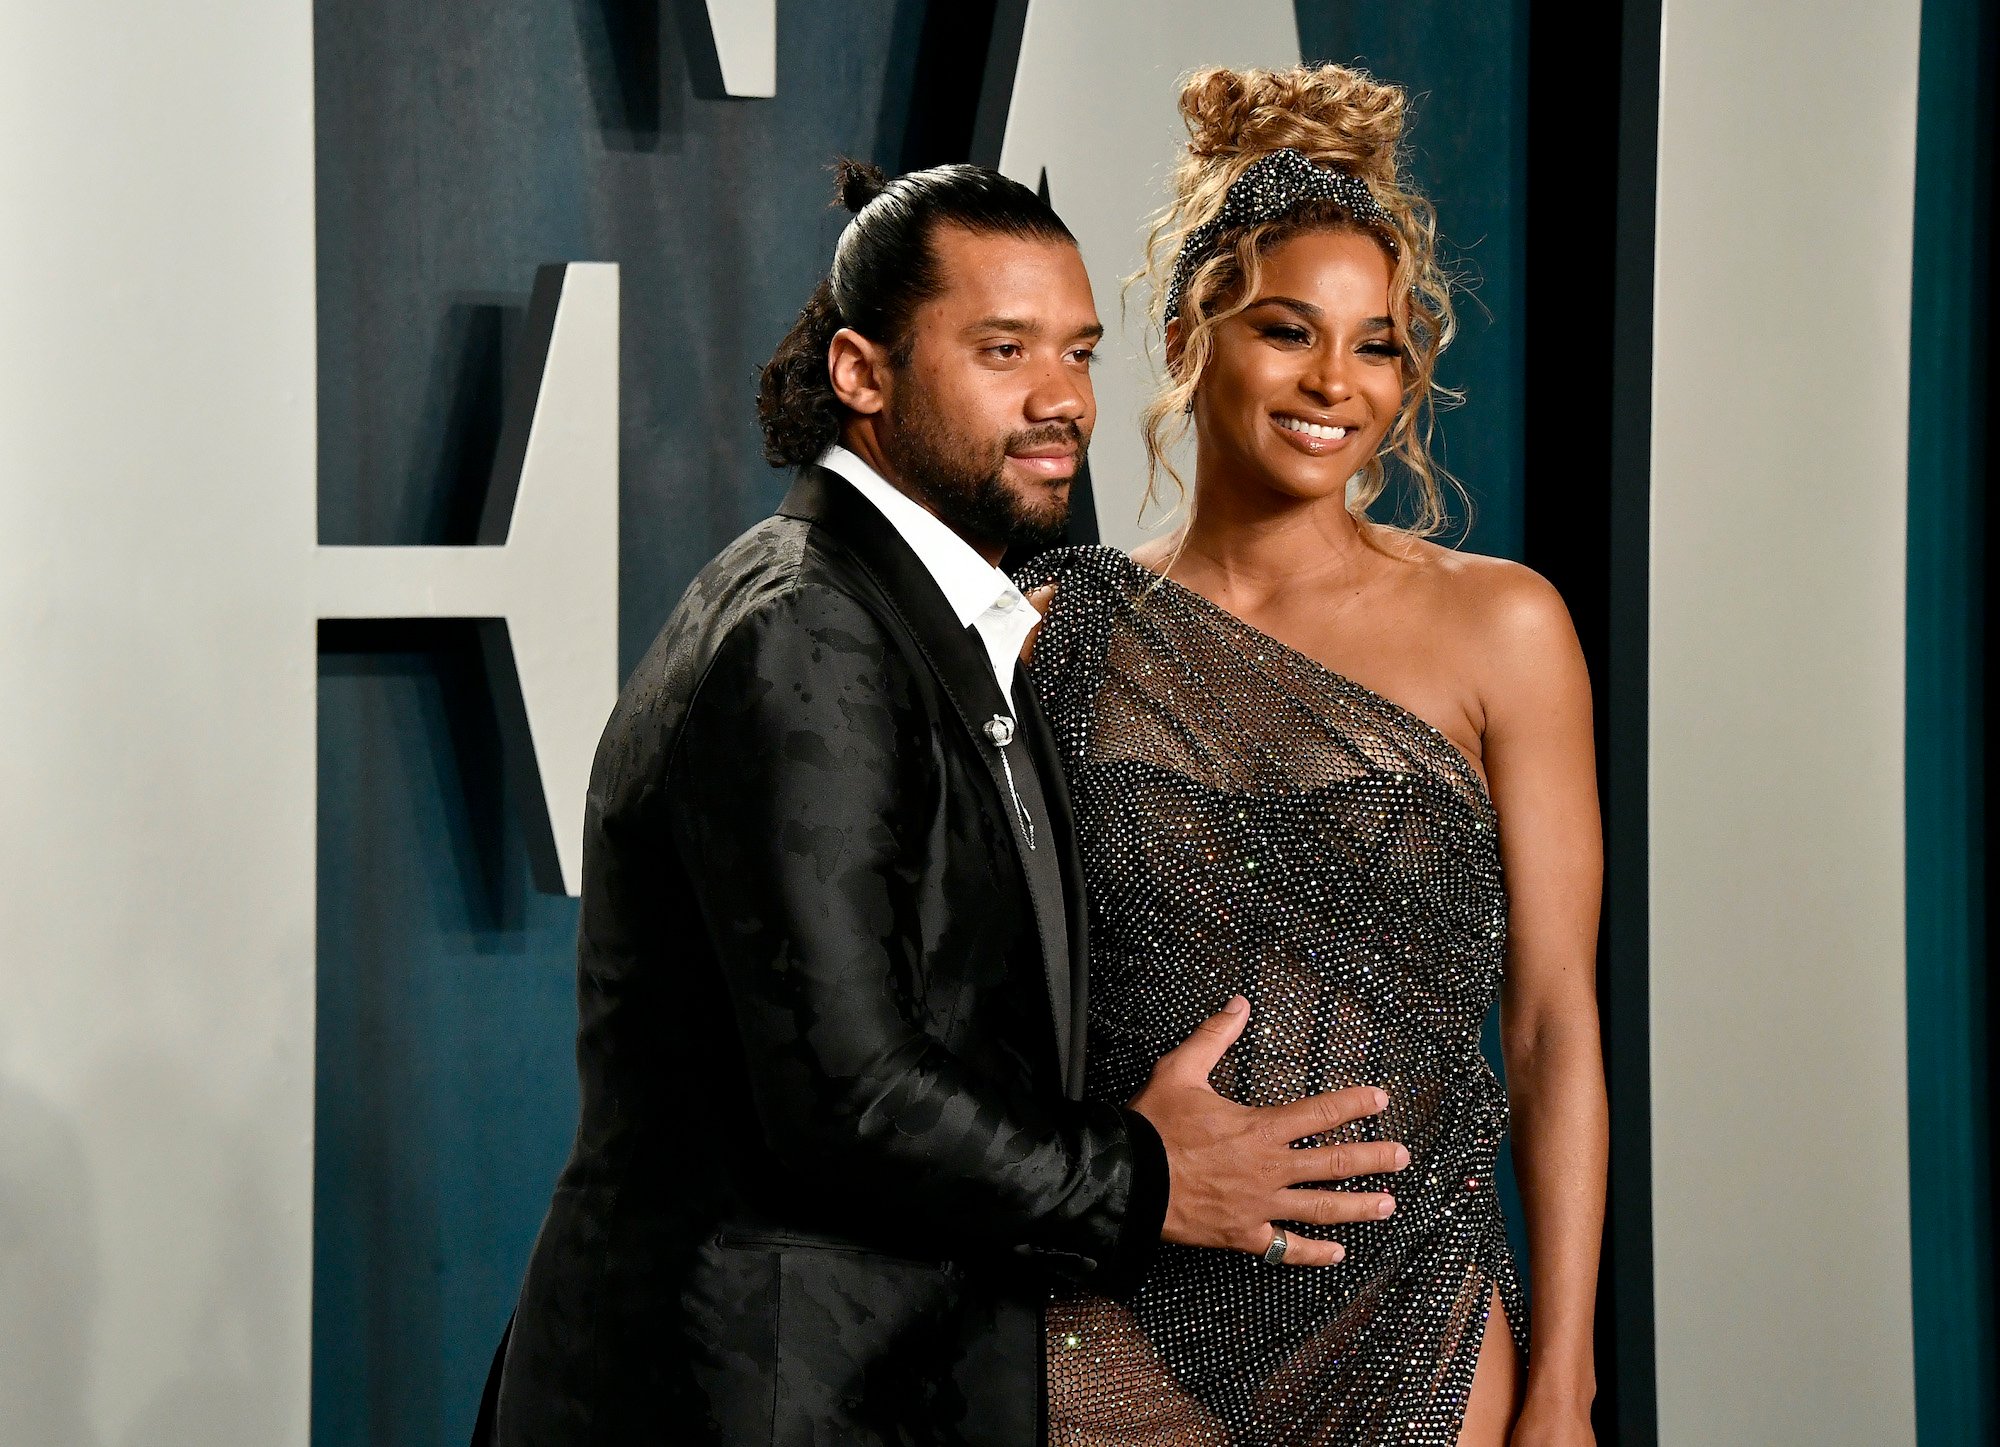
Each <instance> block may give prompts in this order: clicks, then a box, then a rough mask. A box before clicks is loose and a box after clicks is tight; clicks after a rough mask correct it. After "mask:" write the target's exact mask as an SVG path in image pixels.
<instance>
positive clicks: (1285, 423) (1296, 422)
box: [1278, 417, 1347, 442]
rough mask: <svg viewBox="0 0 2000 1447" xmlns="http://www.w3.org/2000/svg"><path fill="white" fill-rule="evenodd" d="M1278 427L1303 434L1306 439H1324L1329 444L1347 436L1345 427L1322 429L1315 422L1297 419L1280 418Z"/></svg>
mask: <svg viewBox="0 0 2000 1447" xmlns="http://www.w3.org/2000/svg"><path fill="white" fill-rule="evenodd" d="M1278 425H1279V426H1280V427H1282V428H1284V429H1285V430H1286V431H1287V432H1303V433H1305V435H1306V436H1308V437H1324V438H1325V439H1327V441H1329V442H1338V441H1339V440H1340V439H1341V438H1343V437H1345V436H1346V435H1347V429H1346V428H1345V427H1322V426H1320V425H1319V423H1317V422H1305V421H1302V420H1300V419H1299V418H1297V417H1280V418H1279V419H1278Z"/></svg>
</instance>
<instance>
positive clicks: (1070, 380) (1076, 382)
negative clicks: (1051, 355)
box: [1027, 365, 1097, 423]
mask: <svg viewBox="0 0 2000 1447" xmlns="http://www.w3.org/2000/svg"><path fill="white" fill-rule="evenodd" d="M1096 406H1097V399H1096V395H1095V394H1094V393H1093V392H1092V391H1091V387H1090V374H1089V373H1088V372H1079V371H1077V370H1076V369H1075V368H1074V367H1070V366H1066V365H1057V366H1055V367H1051V368H1049V369H1048V370H1047V371H1046V372H1044V373H1043V374H1042V377H1041V379H1040V380H1039V381H1038V382H1037V383H1036V385H1035V387H1034V389H1033V390H1032V391H1031V392H1029V393H1028V400H1027V414H1028V420H1029V421H1030V422H1057V421H1062V422H1079V423H1081V422H1085V421H1087V420H1088V419H1089V417H1090V416H1091V414H1092V413H1093V412H1094V411H1095V410H1096Z"/></svg>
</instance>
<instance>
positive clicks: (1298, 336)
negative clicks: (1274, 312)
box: [1263, 323, 1312, 344]
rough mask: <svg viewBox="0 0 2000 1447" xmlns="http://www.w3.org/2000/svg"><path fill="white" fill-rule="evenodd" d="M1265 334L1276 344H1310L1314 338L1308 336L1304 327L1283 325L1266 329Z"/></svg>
mask: <svg viewBox="0 0 2000 1447" xmlns="http://www.w3.org/2000/svg"><path fill="white" fill-rule="evenodd" d="M1263 334H1264V335H1265V336H1267V337H1269V338H1270V339H1271V340H1272V341H1274V342H1294V343H1300V344H1303V343H1305V342H1309V341H1311V340H1312V338H1311V337H1310V336H1308V335H1307V334H1306V329H1305V328H1304V327H1294V326H1286V325H1283V324H1282V323H1281V324H1279V325H1277V326H1269V327H1265V328H1264V333H1263Z"/></svg>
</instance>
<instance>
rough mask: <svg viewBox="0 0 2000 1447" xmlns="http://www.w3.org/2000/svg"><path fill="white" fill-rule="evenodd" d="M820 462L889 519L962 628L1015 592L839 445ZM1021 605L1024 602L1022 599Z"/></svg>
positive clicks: (927, 514)
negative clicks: (844, 479)
mask: <svg viewBox="0 0 2000 1447" xmlns="http://www.w3.org/2000/svg"><path fill="white" fill-rule="evenodd" d="M819 465H820V466H821V467H824V468H826V469H827V470H828V471H830V472H836V473H838V474H840V476H842V477H844V478H846V479H847V480H848V481H849V482H851V483H853V484H854V488H855V490H856V491H857V492H859V493H860V494H861V495H862V496H863V497H865V498H867V499H868V501H870V502H871V503H873V504H874V505H875V506H876V508H878V509H879V510H880V511H881V513H882V515H883V516H884V517H886V518H887V519H888V520H889V523H890V525H891V526H892V527H894V528H895V529H896V532H897V533H898V534H899V535H900V536H901V537H902V539H903V541H904V542H906V543H908V544H909V545H910V551H911V552H913V553H915V554H916V555H917V561H918V562H920V563H922V564H923V565H924V570H925V571H926V572H928V573H929V574H930V575H931V577H932V578H934V579H935V580H936V581H937V585H938V588H939V590H940V591H941V592H942V593H943V594H944V597H945V601H946V602H947V603H949V604H950V605H951V611H952V612H953V613H954V614H956V615H957V617H958V621H959V624H960V625H961V626H970V625H971V624H972V623H973V622H974V620H976V619H977V618H978V617H979V616H980V615H981V614H982V613H984V612H986V610H987V609H989V608H992V607H993V606H994V605H995V604H997V603H999V602H1000V601H1001V600H1002V599H1003V598H1011V597H1014V596H1016V590H1015V588H1014V584H1013V582H1012V581H1011V580H1010V579H1009V578H1008V577H1007V575H1006V574H1005V573H1003V572H1001V571H1000V570H999V569H998V568H996V567H994V566H993V565H992V564H991V563H989V562H987V561H986V559H984V558H982V557H980V556H979V554H978V553H977V552H976V551H975V550H974V549H973V547H972V545H971V544H970V543H968V542H966V540H965V539H964V538H961V537H960V536H959V535H958V534H957V533H955V532H953V531H952V530H951V529H950V528H949V527H948V526H946V525H945V523H944V522H943V521H942V520H941V519H939V517H938V516H937V514H936V513H933V512H932V511H931V510H930V509H929V508H927V507H925V506H924V505H923V504H922V503H920V502H918V501H916V500H915V499H914V498H912V497H910V496H909V495H908V494H907V493H905V492H904V491H903V490H902V489H901V488H898V487H897V486H896V485H895V484H894V483H892V482H890V481H889V480H888V479H887V478H885V477H883V476H882V474H881V473H879V472H877V471H876V470H875V469H874V468H872V467H870V466H869V465H868V464H867V463H866V462H864V461H862V460H861V458H860V457H858V456H856V455H855V454H854V453H852V452H850V451H848V450H847V449H846V448H845V447H842V446H841V445H840V444H839V443H835V444H834V445H833V446H831V447H829V448H827V450H826V451H825V452H824V453H822V454H821V455H820V459H819ZM1021 606H1024V607H1025V606H1029V605H1027V604H1026V602H1025V600H1023V603H1022V605H1021Z"/></svg>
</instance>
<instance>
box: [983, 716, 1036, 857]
mask: <svg viewBox="0 0 2000 1447" xmlns="http://www.w3.org/2000/svg"><path fill="white" fill-rule="evenodd" d="M983 727H984V730H985V733H986V737H987V738H988V739H989V740H991V741H992V744H993V747H994V748H996V749H998V750H999V751H1000V768H1001V770H1002V771H1003V772H1004V773H1005V774H1006V775H1007V793H1008V796H1009V797H1010V798H1012V799H1013V801H1014V812H1015V813H1016V814H1019V815H1020V816H1021V832H1022V833H1023V834H1025V835H1027V836H1028V847H1029V848H1030V849H1033V848H1034V847H1035V821H1034V820H1033V819H1031V818H1029V817H1028V806H1027V805H1026V804H1023V803H1022V802H1021V795H1020V792H1019V791H1018V790H1017V789H1015V787H1014V766H1013V765H1012V764H1010V763H1008V762H1007V745H1009V744H1011V743H1013V742H1014V720H1012V719H1010V718H1008V717H1007V715H1006V714H1004V713H996V714H994V715H993V717H992V718H990V719H988V720H986V723H985V724H984V725H983Z"/></svg>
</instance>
